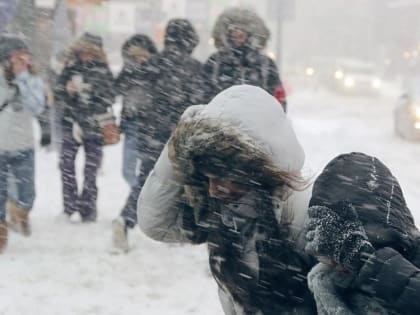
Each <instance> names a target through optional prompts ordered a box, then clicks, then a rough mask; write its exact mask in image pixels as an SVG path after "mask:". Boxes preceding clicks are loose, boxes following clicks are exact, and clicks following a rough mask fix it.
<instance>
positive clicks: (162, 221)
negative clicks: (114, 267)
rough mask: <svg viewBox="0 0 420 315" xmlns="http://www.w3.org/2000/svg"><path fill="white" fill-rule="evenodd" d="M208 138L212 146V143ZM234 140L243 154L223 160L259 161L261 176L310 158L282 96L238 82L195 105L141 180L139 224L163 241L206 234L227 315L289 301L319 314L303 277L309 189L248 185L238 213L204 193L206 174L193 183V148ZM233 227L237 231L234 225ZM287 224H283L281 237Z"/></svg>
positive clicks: (295, 170)
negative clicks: (265, 189) (204, 103)
mask: <svg viewBox="0 0 420 315" xmlns="http://www.w3.org/2000/svg"><path fill="white" fill-rule="evenodd" d="M256 104H258V105H257V106H256ZM219 131H220V132H219ZM223 133H224V138H223V135H222V134H223ZM184 136H185V138H184ZM220 137H222V138H220ZM191 139H193V140H191ZM221 139H222V140H223V141H219V140H221ZM209 144H210V146H208V145H209ZM190 145H191V146H190ZM210 147H212V148H213V149H215V150H212V149H209V150H206V149H205V148H210ZM232 148H233V150H235V148H236V149H238V148H239V154H238V155H237V156H235V157H234V158H232V160H231V161H227V160H224V162H225V163H228V164H229V165H231V166H232V167H231V168H230V170H231V171H232V172H231V173H232V174H233V173H234V171H233V168H234V166H235V163H236V162H237V163H238V168H240V166H239V164H241V163H242V162H243V163H246V164H248V165H254V164H255V165H259V166H260V167H258V166H256V167H255V169H247V172H248V173H249V174H253V175H255V176H256V177H255V178H257V177H258V179H257V180H261V181H264V182H270V183H271V181H272V182H273V183H274V182H275V181H276V179H275V176H276V175H275V174H276V172H287V173H290V174H299V173H300V170H301V168H302V165H303V162H304V153H303V150H302V148H301V146H300V144H299V142H298V141H297V139H296V136H295V134H294V131H293V128H292V125H291V122H290V121H289V120H288V119H287V118H286V117H285V114H284V111H283V110H282V108H281V105H280V104H279V103H278V102H277V101H276V100H275V99H274V98H273V97H272V96H270V95H269V94H267V93H266V92H264V91H263V90H262V89H260V88H257V87H253V86H246V85H244V86H236V87H232V88H230V89H228V90H226V91H224V92H222V93H220V94H219V95H218V96H217V97H215V98H214V99H213V100H212V101H211V102H210V103H209V104H208V105H207V106H192V107H190V108H188V110H187V111H186V112H185V113H184V115H183V116H182V118H181V121H180V123H179V124H178V126H177V128H176V130H175V132H174V133H173V135H172V138H171V139H170V141H169V143H168V144H167V146H166V147H165V149H164V150H163V152H162V154H161V156H160V158H159V160H158V161H157V163H156V165H155V168H154V170H153V171H152V172H151V173H150V174H149V177H148V179H147V181H146V183H145V185H144V186H143V189H142V192H141V194H140V198H139V202H138V215H139V225H140V228H141V229H142V230H143V232H144V233H145V234H147V235H148V236H149V237H151V238H153V239H155V240H159V241H165V242H192V243H202V242H207V243H208V245H209V251H210V266H211V269H212V273H213V275H214V277H215V279H216V281H217V282H218V284H219V288H220V290H221V302H222V303H223V308H224V309H225V311H226V312H227V314H238V315H239V314H240V313H239V311H241V312H245V313H246V314H251V313H253V312H257V311H260V312H262V314H279V312H280V311H287V310H288V311H290V310H294V311H298V310H299V311H300V312H301V313H299V314H313V301H312V298H311V296H310V294H309V291H308V289H307V286H306V283H305V276H306V272H307V271H309V269H310V268H311V267H312V264H313V261H311V259H310V258H308V257H307V256H306V255H305V254H304V253H303V251H302V250H301V249H302V248H303V246H302V245H301V243H300V242H301V239H300V238H301V236H302V234H301V233H300V232H301V230H302V226H303V221H304V218H305V216H306V209H307V206H308V197H309V195H308V192H309V191H304V192H293V191H292V190H290V189H284V188H285V187H281V189H278V190H277V191H276V192H275V193H274V194H273V196H271V195H267V194H266V193H265V192H261V191H257V190H255V191H250V192H249V193H248V194H247V195H246V196H244V197H243V198H242V199H241V200H240V201H238V209H240V213H237V212H235V211H233V210H232V207H231V205H230V206H224V205H221V204H220V203H218V202H217V201H216V200H214V199H213V200H211V198H208V195H207V193H206V192H204V191H205V180H202V183H203V184H204V186H203V187H200V186H199V185H196V183H197V182H196V181H195V178H196V175H197V174H196V170H195V167H194V163H191V161H192V160H193V159H194V157H193V155H195V154H198V155H201V154H205V153H206V152H207V153H210V154H211V153H214V152H217V153H222V152H227V151H229V150H232ZM226 150H227V151H226ZM242 150H244V151H243V152H241V151H242ZM217 153H216V154H217ZM209 159H210V157H209ZM254 161H255V163H253V162H254ZM249 162H250V163H249ZM230 163H231V164H230ZM259 171H261V173H262V174H263V176H261V175H260V172H259ZM271 175H272V176H271ZM251 176H252V175H251ZM259 176H260V177H259ZM275 185H277V183H275ZM203 188H204V190H203ZM244 205H248V206H244ZM245 212H247V214H246V215H245V214H244V213H245ZM221 218H222V219H221ZM232 222H233V223H232ZM231 224H234V225H232V226H231ZM233 226H235V228H238V232H239V231H240V232H239V234H237V235H235V233H231V232H229V230H232V228H233ZM280 227H281V228H280ZM283 228H284V229H283ZM280 230H281V233H285V234H282V235H283V237H282V238H280V237H279V235H280V234H278V233H280ZM286 231H287V232H286ZM262 235H264V237H262ZM276 240H277V241H276ZM229 243H230V245H229ZM235 243H237V244H241V248H242V249H241V250H239V251H238V252H235V253H233V252H234V251H235V250H234V247H235V246H231V245H232V244H235ZM213 245H216V246H213ZM218 257H222V260H221V261H220V260H218ZM218 261H219V263H218ZM274 266H277V267H274ZM279 266H289V267H286V268H284V267H283V268H282V267H279ZM240 274H242V275H245V276H244V277H241V276H240ZM262 283H265V286H261V285H262ZM238 288H239V289H238ZM276 292H277V296H276Z"/></svg>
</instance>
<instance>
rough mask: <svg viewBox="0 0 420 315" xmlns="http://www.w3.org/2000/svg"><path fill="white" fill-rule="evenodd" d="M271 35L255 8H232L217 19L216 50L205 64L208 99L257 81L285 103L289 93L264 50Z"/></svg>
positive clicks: (214, 31) (215, 28) (206, 96)
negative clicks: (236, 86) (237, 86)
mask: <svg viewBox="0 0 420 315" xmlns="http://www.w3.org/2000/svg"><path fill="white" fill-rule="evenodd" d="M269 37H270V32H269V30H268V29H267V27H266V25H265V23H264V21H263V20H262V19H261V18H260V17H259V16H258V15H257V14H256V13H255V12H253V11H250V10H248V9H243V8H230V9H227V10H226V11H225V12H223V13H222V14H221V15H220V16H219V18H218V19H217V21H216V23H215V26H214V29H213V39H214V43H215V46H216V48H217V52H215V53H214V54H212V55H211V56H210V57H209V58H208V60H207V61H206V63H205V64H204V67H203V76H204V84H203V89H204V90H205V98H206V102H208V101H209V100H210V99H212V98H213V97H214V96H215V95H216V94H218V93H219V92H221V91H223V90H224V89H226V88H228V87H230V86H233V85H239V84H249V85H255V86H259V87H261V88H263V89H264V90H266V91H267V92H268V93H270V94H271V95H273V96H275V97H276V98H277V100H278V101H279V102H280V103H281V104H282V106H283V108H284V110H285V111H286V110H287V107H286V93H285V90H284V88H283V85H282V82H281V80H280V75H279V72H278V69H277V66H276V65H275V63H274V61H273V60H272V59H271V58H269V57H268V56H266V55H265V54H264V53H263V52H262V50H263V49H264V47H265V46H266V43H267V41H268V39H269Z"/></svg>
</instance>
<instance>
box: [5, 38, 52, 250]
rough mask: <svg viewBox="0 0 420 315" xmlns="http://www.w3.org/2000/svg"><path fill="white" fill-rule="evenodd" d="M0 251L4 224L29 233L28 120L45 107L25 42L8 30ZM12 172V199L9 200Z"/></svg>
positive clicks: (31, 173) (32, 197)
mask: <svg viewBox="0 0 420 315" xmlns="http://www.w3.org/2000/svg"><path fill="white" fill-rule="evenodd" d="M0 64H1V74H0V252H3V251H4V250H5V248H6V246H7V240H8V225H9V226H10V227H11V228H12V229H14V230H16V231H18V232H21V233H22V234H23V235H25V236H29V235H30V233H31V227H30V222H29V212H30V210H31V209H32V207H33V204H34V200H35V181H34V177H35V160H34V154H35V153H34V130H33V129H32V127H31V125H32V121H33V118H34V117H38V116H39V115H41V114H42V113H43V111H45V89H44V83H43V81H42V79H41V78H40V77H39V76H37V75H36V73H35V70H34V67H33V65H32V63H31V57H30V53H29V49H28V46H27V45H26V43H25V42H24V40H22V39H21V38H19V37H17V36H15V35H12V34H3V35H0ZM10 175H11V176H13V179H14V184H15V187H14V188H15V190H16V196H15V197H16V200H13V202H11V203H10V204H9V209H8V210H9V215H10V220H9V223H8V225H7V224H6V203H7V199H8V190H9V189H10V187H8V179H9V178H10Z"/></svg>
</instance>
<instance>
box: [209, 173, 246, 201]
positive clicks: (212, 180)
mask: <svg viewBox="0 0 420 315" xmlns="http://www.w3.org/2000/svg"><path fill="white" fill-rule="evenodd" d="M205 176H206V177H207V178H208V181H209V188H208V192H209V195H210V197H212V198H215V199H219V200H221V201H224V202H232V201H236V200H238V199H240V198H241V197H242V196H243V195H245V194H246V193H247V192H248V191H249V187H248V186H247V185H245V184H241V183H238V182H234V181H232V180H229V179H228V178H222V177H217V176H214V175H211V174H205Z"/></svg>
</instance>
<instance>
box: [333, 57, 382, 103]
mask: <svg viewBox="0 0 420 315" xmlns="http://www.w3.org/2000/svg"><path fill="white" fill-rule="evenodd" d="M329 79H330V81H329V85H330V87H331V88H332V89H333V90H335V91H337V92H340V93H345V94H349V95H359V94H362V95H370V96H378V95H379V94H380V92H381V89H382V80H381V77H380V75H379V71H378V70H377V69H376V67H375V65H374V64H372V63H368V62H364V61H361V60H357V59H337V60H336V62H335V65H334V70H333V72H332V73H330V77H329Z"/></svg>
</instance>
